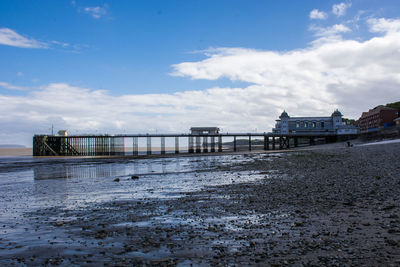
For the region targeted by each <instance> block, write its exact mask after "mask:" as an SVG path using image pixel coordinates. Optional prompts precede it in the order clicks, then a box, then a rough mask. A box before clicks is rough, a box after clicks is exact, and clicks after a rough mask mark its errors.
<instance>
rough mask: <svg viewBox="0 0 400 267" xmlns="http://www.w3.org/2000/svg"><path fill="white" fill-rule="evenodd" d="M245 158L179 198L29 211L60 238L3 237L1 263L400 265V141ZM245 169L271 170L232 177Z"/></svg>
mask: <svg viewBox="0 0 400 267" xmlns="http://www.w3.org/2000/svg"><path fill="white" fill-rule="evenodd" d="M283 151H284V150H283ZM283 151H278V152H283ZM198 155H199V156H203V154H198ZM243 157H244V158H246V159H247V160H246V161H241V162H236V163H232V164H230V165H224V166H220V167H219V168H218V169H217V170H216V171H222V172H225V173H227V174H229V176H230V178H231V179H232V183H231V184H226V185H219V186H208V187H206V188H204V189H202V190H199V191H195V192H186V193H185V192H182V194H181V196H179V197H178V198H166V199H160V198H143V199H132V200H129V199H125V200H115V201H106V202H102V203H94V204H92V205H89V206H88V207H85V208H84V209H74V208H58V207H52V208H48V209H44V210H40V211H37V212H33V213H30V214H25V216H26V217H27V218H28V219H29V218H30V219H31V220H32V221H33V222H36V224H37V225H36V226H35V223H34V227H38V228H37V229H39V228H40V231H39V233H43V232H49V233H52V235H57V238H58V239H61V242H60V241H50V242H51V243H53V244H51V243H50V244H48V245H47V246H45V245H43V246H42V247H40V248H35V247H22V248H19V246H18V242H17V243H15V244H14V245H13V246H14V247H15V248H13V247H7V246H6V247H7V249H8V253H9V254H10V255H12V256H13V257H14V260H11V259H9V261H7V260H6V259H4V258H2V257H0V263H1V262H3V263H6V264H8V263H11V262H14V263H17V262H21V261H22V262H25V263H27V264H28V263H30V262H31V264H32V265H39V264H44V263H45V262H51V263H52V264H55V263H60V264H61V263H62V264H66V265H74V264H76V265H138V266H175V265H177V264H181V265H190V264H193V265H195V266H198V265H200V266H208V265H218V264H222V265H241V266H243V265H247V266H249V265H250V266H258V265H261V266H265V265H273V266H274V265H277V266H281V265H300V264H303V265H306V266H307V265H308V266H311V265H314V266H315V265H319V266H320V265H324V266H338V265H340V266H343V265H367V266H378V265H381V266H382V265H398V264H400V261H399V258H400V249H399V246H400V219H399V215H398V214H400V177H399V173H400V160H399V159H400V143H389V144H383V145H376V146H373V145H371V146H354V147H349V148H345V147H344V146H339V145H337V146H335V145H332V146H330V147H327V146H326V147H324V148H323V147H322V146H321V147H319V149H316V150H296V151H292V152H290V153H279V154H277V153H257V154H255V153H252V154H249V153H245V154H243ZM242 171H252V172H256V173H258V174H262V175H264V176H265V177H264V179H262V180H257V181H254V182H247V183H235V179H236V177H238V175H240V173H241V172H242ZM49 218H56V219H50V220H49ZM63 238H64V239H65V241H63V240H64V239H63ZM58 239H57V240H58ZM49 240H51V239H49ZM71 240H75V241H71ZM77 241H78V242H77ZM0 242H1V241H0ZM2 243H3V242H1V243H0V244H2ZM66 244H68V245H66ZM41 253H42V254H41ZM33 255H35V257H34V258H33V260H31V259H32V257H33ZM39 255H40V256H39ZM18 259H19V261H18Z"/></svg>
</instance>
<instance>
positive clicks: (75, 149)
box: [33, 133, 357, 156]
mask: <svg viewBox="0 0 400 267" xmlns="http://www.w3.org/2000/svg"><path fill="white" fill-rule="evenodd" d="M356 136H357V135H346V136H344V135H341V136H337V135H336V134H332V133H290V134H277V133H225V134H220V133H215V134H214V133H211V134H208V133H203V134H195V135H194V134H146V135H144V134H143V135H142V134H139V135H99V136H94V135H91V136H55V135H35V136H34V137H33V156H126V155H128V154H129V155H132V156H139V138H144V139H145V140H146V151H145V154H146V155H152V154H154V152H153V151H152V148H153V147H152V139H153V138H160V140H161V143H160V154H161V155H163V154H166V149H165V138H174V139H175V140H174V141H175V150H174V151H169V153H171V152H172V153H175V154H178V153H182V152H183V151H181V150H180V146H179V140H180V139H183V138H185V139H187V144H188V145H187V150H184V151H185V152H187V153H208V152H224V151H232V152H236V151H240V150H242V151H243V150H248V151H252V150H256V149H258V150H260V149H261V150H277V149H289V148H291V147H297V146H305V145H314V144H316V143H330V142H335V141H336V140H337V138H341V139H342V140H346V139H350V138H354V137H356ZM223 138H225V140H226V138H229V139H230V140H232V138H233V141H232V142H227V143H223ZM238 138H241V139H240V140H239V139H238ZM252 138H253V139H252ZM128 139H131V140H132V150H131V151H126V148H125V140H128ZM243 139H245V140H248V142H247V145H246V146H243V145H242V143H243V142H239V141H243ZM255 139H257V140H255ZM255 141H257V142H255ZM260 144H261V145H260Z"/></svg>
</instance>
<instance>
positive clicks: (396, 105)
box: [386, 101, 400, 112]
mask: <svg viewBox="0 0 400 267" xmlns="http://www.w3.org/2000/svg"><path fill="white" fill-rule="evenodd" d="M386 106H387V107H388V108H395V109H397V111H399V112H400V101H397V102H394V103H389V104H386Z"/></svg>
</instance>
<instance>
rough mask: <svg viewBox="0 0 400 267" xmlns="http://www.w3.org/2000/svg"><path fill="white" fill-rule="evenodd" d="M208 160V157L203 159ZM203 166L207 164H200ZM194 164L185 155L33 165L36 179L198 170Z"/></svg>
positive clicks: (105, 176) (206, 161)
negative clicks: (178, 156) (183, 156)
mask: <svg viewBox="0 0 400 267" xmlns="http://www.w3.org/2000/svg"><path fill="white" fill-rule="evenodd" d="M203 163H208V164H209V161H208V160H203ZM200 167H202V168H204V167H207V166H200ZM197 168H198V166H197V163H196V162H191V161H188V160H187V159H184V158H168V159H143V160H127V161H120V160H117V159H115V160H112V159H111V160H107V161H106V162H104V161H103V160H102V159H99V160H96V161H95V162H84V161H83V162H81V163H77V162H74V163H71V162H68V161H66V162H57V163H51V162H49V164H43V165H38V166H35V167H34V168H33V172H34V179H35V180H48V179H69V178H108V177H118V176H130V175H149V174H166V173H174V172H178V173H179V172H181V171H190V170H193V169H197Z"/></svg>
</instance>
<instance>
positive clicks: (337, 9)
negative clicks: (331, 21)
mask: <svg viewBox="0 0 400 267" xmlns="http://www.w3.org/2000/svg"><path fill="white" fill-rule="evenodd" d="M349 7H351V3H347V4H346V3H340V4H335V5H333V6H332V13H333V14H335V15H336V16H337V17H341V16H344V14H346V10H347V9H348V8H349Z"/></svg>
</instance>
